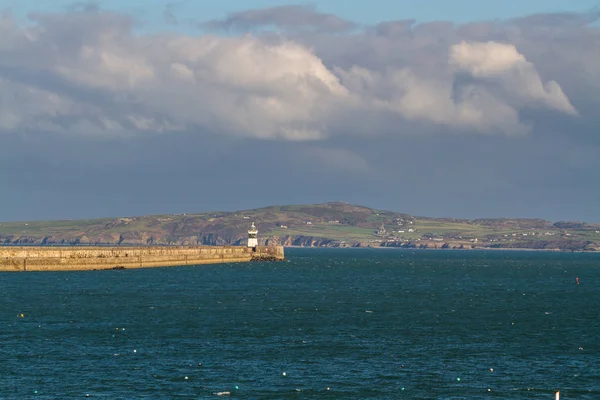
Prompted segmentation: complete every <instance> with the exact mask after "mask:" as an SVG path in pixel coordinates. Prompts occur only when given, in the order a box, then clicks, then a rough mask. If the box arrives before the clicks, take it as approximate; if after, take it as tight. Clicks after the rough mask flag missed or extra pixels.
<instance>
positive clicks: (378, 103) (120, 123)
mask: <svg viewBox="0 0 600 400" xmlns="http://www.w3.org/2000/svg"><path fill="white" fill-rule="evenodd" d="M36 22H37V24H36V25H33V26H29V27H24V26H19V25H17V24H16V23H14V21H12V20H10V18H8V19H7V18H4V19H3V20H2V23H0V29H1V30H2V32H3V35H2V36H0V52H1V53H0V76H2V75H4V78H3V79H2V80H0V87H2V88H3V89H4V90H3V92H2V95H0V99H1V100H2V104H3V109H2V112H1V113H0V130H2V131H5V132H16V131H19V130H23V129H28V130H31V129H38V130H52V131H64V132H69V133H78V134H89V133H92V132H93V134H132V133H136V132H147V131H156V132H169V131H174V130H188V131H192V132H211V133H215V134H230V135H239V136H249V137H256V138H263V139H276V138H277V139H286V140H296V141H297V140H318V139H322V138H324V137H327V136H328V135H333V134H357V135H359V134H362V133H364V131H365V130H367V129H368V126H365V124H364V123H362V124H361V123H358V124H355V125H354V126H351V127H349V128H348V129H345V130H344V131H343V132H338V131H337V130H334V129H333V127H339V126H342V125H344V121H346V120H357V121H373V120H374V119H377V118H379V116H382V115H385V118H386V119H388V120H390V121H391V122H392V123H394V124H402V123H403V122H405V121H418V122H424V123H431V124H436V125H446V126H449V127H451V128H453V129H459V130H468V131H471V132H482V133H503V134H513V133H522V132H525V131H526V130H527V129H528V126H527V125H525V124H523V123H521V121H520V120H519V112H520V110H521V109H523V108H527V107H533V108H547V109H551V110H554V111H557V112H561V113H565V114H570V115H575V114H576V113H577V112H576V110H575V108H574V107H573V105H572V104H571V102H570V100H569V98H568V97H567V96H566V95H565V93H564V92H563V90H562V88H561V86H560V85H559V84H558V83H557V82H555V81H548V82H544V81H542V79H541V77H540V74H539V73H538V71H537V70H536V67H535V66H534V65H533V64H532V63H531V62H529V61H527V59H526V58H525V56H524V55H523V54H521V53H519V52H518V51H517V49H516V47H515V46H514V45H510V44H503V43H497V42H475V41H470V42H466V41H462V42H458V43H451V44H450V45H449V48H447V49H446V50H447V51H448V52H449V56H448V59H446V60H441V61H435V64H433V62H432V63H430V64H431V65H435V68H432V67H431V65H430V67H429V68H420V65H421V64H419V63H418V62H416V61H415V62H414V63H413V64H410V63H406V62H405V61H404V60H409V59H410V58H411V57H412V56H413V55H412V54H393V53H390V54H388V55H387V57H388V59H387V65H385V62H386V60H385V59H384V60H383V61H384V65H383V66H380V67H375V66H371V67H368V66H359V65H354V66H348V67H328V66H326V64H325V62H324V61H323V60H322V59H321V58H320V57H319V55H318V54H317V53H315V51H313V50H311V49H310V48H309V47H307V46H305V45H302V44H299V43H298V42H294V41H290V40H278V41H272V40H267V39H265V38H261V37H256V36H252V35H246V36H244V37H218V36H211V35H205V36H198V37H193V36H186V35H183V34H160V35H159V34H157V35H148V34H145V35H144V34H134V33H133V32H132V30H131V29H132V28H131V21H129V20H128V19H127V18H125V17H123V16H119V15H116V14H111V13H102V12H91V13H75V14H66V15H52V16H44V15H41V16H40V15H39V16H37V17H36ZM446 29H447V27H446ZM405 30H406V29H405ZM425 32H426V33H427V35H431V32H429V31H428V30H425ZM421 42H423V43H429V44H431V43H432V42H431V40H429V39H428V40H425V41H421ZM428 52H429V50H427V52H425V53H423V54H424V55H422V57H426V56H427V54H429V53H428ZM414 58H415V60H419V54H414ZM398 60H403V61H402V63H400V62H399V61H398ZM422 64H425V63H422ZM15 69H18V70H19V71H25V73H23V72H19V73H16V72H15ZM2 71H4V73H3V72H2ZM464 74H467V75H469V76H470V78H471V79H470V81H468V82H463V81H462V78H463V76H464ZM346 126H347V124H346ZM83 131H85V132H83Z"/></svg>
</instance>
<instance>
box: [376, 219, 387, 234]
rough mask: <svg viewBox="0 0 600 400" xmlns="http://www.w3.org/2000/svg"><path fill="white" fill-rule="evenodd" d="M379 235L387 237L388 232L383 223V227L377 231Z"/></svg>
mask: <svg viewBox="0 0 600 400" xmlns="http://www.w3.org/2000/svg"><path fill="white" fill-rule="evenodd" d="M377 235H378V236H386V235H387V231H386V230H385V226H383V222H382V223H381V226H380V227H379V229H377Z"/></svg>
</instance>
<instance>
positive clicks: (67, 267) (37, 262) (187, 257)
mask: <svg viewBox="0 0 600 400" xmlns="http://www.w3.org/2000/svg"><path fill="white" fill-rule="evenodd" d="M283 259H284V252H283V246H257V247H256V248H255V249H254V251H253V249H252V248H247V247H241V246H139V247H116V246H115V247H113V246H110V247H95V246H90V247H88V246H70V247H62V246H61V247H52V246H18V247H17V246H7V247H0V271H15V272H16V271H79V270H100V269H116V268H151V267H171V266H183V265H201V264H218V263H231V262H248V261H260V260H266V261H277V260H283Z"/></svg>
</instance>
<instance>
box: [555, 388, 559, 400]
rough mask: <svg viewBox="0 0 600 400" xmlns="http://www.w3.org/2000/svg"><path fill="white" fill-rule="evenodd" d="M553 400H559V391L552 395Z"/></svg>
mask: <svg viewBox="0 0 600 400" xmlns="http://www.w3.org/2000/svg"><path fill="white" fill-rule="evenodd" d="M554 399H555V400H560V390H557V391H556V393H555V394H554Z"/></svg>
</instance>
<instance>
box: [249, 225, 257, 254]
mask: <svg viewBox="0 0 600 400" xmlns="http://www.w3.org/2000/svg"><path fill="white" fill-rule="evenodd" d="M257 235H258V230H257V229H256V226H254V222H253V223H252V226H251V227H250V229H248V247H251V248H252V249H256V246H258V239H257V238H256V236H257Z"/></svg>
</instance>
